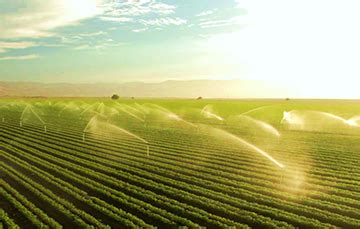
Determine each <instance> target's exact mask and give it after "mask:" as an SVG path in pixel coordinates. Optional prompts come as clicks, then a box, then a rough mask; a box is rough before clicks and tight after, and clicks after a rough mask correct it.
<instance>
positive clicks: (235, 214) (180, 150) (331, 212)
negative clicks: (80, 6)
mask: <svg viewBox="0 0 360 229" xmlns="http://www.w3.org/2000/svg"><path fill="white" fill-rule="evenodd" d="M0 130H1V131H0V207H1V209H0V222H1V223H0V224H1V225H0V228H2V227H4V228H17V227H18V228H38V227H41V228H47V227H49V228H61V227H64V228H88V227H94V228H110V227H111V228H153V227H158V228H178V227H182V226H184V227H189V228H198V227H206V228H229V227H233V228H360V101H355V100H354V101H351V100H289V101H286V100H205V99H202V100H185V99H148V100H146V99H119V100H108V99H2V100H0Z"/></svg>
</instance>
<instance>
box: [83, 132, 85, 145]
mask: <svg viewBox="0 0 360 229" xmlns="http://www.w3.org/2000/svg"><path fill="white" fill-rule="evenodd" d="M83 142H84V143H85V132H83Z"/></svg>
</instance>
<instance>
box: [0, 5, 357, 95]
mask: <svg viewBox="0 0 360 229" xmlns="http://www.w3.org/2000/svg"><path fill="white" fill-rule="evenodd" d="M359 8H360V2H359V1H358V0H221V1H218V0H196V1H193V0H181V1H180V0H178V1H177V0H162V1H158V0H122V1H121V0H76V1H74V0H47V1H43V0H0V80H3V81H34V82H68V83H97V82H108V83H118V82H133V81H143V82H160V81H165V80H192V79H220V80H221V79H224V80H230V79H244V80H263V81H269V82H272V83H273V84H279V85H280V84H281V85H284V86H285V87H287V88H288V89H289V88H293V89H294V90H296V91H298V92H299V94H300V95H302V96H306V97H335V98H360V90H358V89H357V87H358V85H359V82H360V63H359V62H360V42H359V41H360V29H359V28H360V14H359V13H358V9H359Z"/></svg>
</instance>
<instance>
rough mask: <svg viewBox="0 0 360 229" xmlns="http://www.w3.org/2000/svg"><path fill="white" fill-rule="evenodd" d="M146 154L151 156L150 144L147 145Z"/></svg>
mask: <svg viewBox="0 0 360 229" xmlns="http://www.w3.org/2000/svg"><path fill="white" fill-rule="evenodd" d="M146 154H147V156H148V157H149V156H150V146H149V145H147V146H146Z"/></svg>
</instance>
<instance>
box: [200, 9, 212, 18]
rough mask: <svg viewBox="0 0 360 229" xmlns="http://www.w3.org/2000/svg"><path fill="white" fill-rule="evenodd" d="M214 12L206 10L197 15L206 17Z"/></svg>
mask: <svg viewBox="0 0 360 229" xmlns="http://www.w3.org/2000/svg"><path fill="white" fill-rule="evenodd" d="M213 13H214V11H212V10H207V11H204V12H201V13H199V14H197V15H195V17H205V16H208V15H211V14H213Z"/></svg>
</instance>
